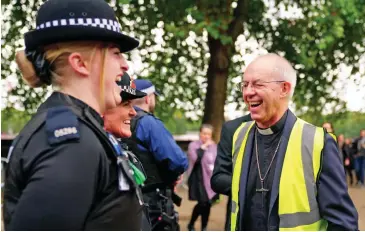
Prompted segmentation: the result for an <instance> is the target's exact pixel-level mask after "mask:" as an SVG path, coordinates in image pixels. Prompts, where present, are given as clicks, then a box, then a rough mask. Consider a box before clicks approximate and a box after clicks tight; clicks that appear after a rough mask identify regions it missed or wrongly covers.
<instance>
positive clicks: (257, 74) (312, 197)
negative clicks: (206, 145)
mask: <svg viewBox="0 0 365 232" xmlns="http://www.w3.org/2000/svg"><path fill="white" fill-rule="evenodd" d="M295 85H296V72H295V70H294V69H293V68H292V66H291V64H290V63H289V62H288V61H287V60H286V59H284V58H283V57H280V56H278V55H276V54H267V55H264V56H261V57H259V58H257V59H256V60H254V61H253V62H252V63H251V64H250V65H249V66H248V67H247V69H246V72H245V74H244V76H243V80H242V83H240V89H241V91H242V93H243V99H244V102H245V104H246V105H247V107H248V109H249V111H250V115H251V118H252V121H248V122H243V123H242V124H241V125H240V126H239V127H238V129H237V130H236V131H235V133H234V136H233V148H232V155H233V157H232V167H233V175H232V176H233V177H232V186H231V194H232V209H231V210H232V213H231V225H230V226H231V230H313V231H317V230H357V229H358V215H357V212H356V209H355V207H354V205H353V203H352V201H351V199H350V196H349V195H348V192H347V185H346V179H345V172H344V169H343V167H342V163H341V161H340V159H339V155H338V149H337V145H336V142H335V140H334V139H333V138H332V137H331V136H330V135H329V134H328V133H327V132H326V131H325V130H323V128H320V127H315V126H313V125H311V124H309V123H307V122H305V121H303V120H301V119H300V118H297V117H296V116H295V115H294V114H293V113H292V112H291V111H290V110H289V109H288V105H289V102H290V100H291V98H292V96H293V94H294V89H295Z"/></svg>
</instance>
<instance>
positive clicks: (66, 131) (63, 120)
mask: <svg viewBox="0 0 365 232" xmlns="http://www.w3.org/2000/svg"><path fill="white" fill-rule="evenodd" d="M46 131H47V137H48V143H49V144H51V145H53V144H57V143H61V142H64V141H67V140H79V139H80V134H79V121H78V119H77V116H76V114H75V113H74V112H72V110H71V109H70V108H68V107H66V106H59V107H54V108H51V109H48V111H47V117H46Z"/></svg>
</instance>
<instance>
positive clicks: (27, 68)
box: [15, 41, 104, 88]
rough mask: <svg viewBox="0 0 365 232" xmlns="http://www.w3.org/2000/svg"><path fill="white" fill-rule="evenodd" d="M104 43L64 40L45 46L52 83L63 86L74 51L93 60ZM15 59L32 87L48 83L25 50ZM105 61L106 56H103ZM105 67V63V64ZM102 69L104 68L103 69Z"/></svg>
mask: <svg viewBox="0 0 365 232" xmlns="http://www.w3.org/2000/svg"><path fill="white" fill-rule="evenodd" d="M101 45H102V43H99V42H90V41H80V42H79V41H77V42H63V43H56V44H52V45H48V46H46V47H45V48H44V51H45V59H46V60H47V61H48V62H49V64H50V73H51V77H50V78H51V83H52V85H54V86H61V85H62V83H63V81H64V79H63V78H62V76H64V75H65V74H66V71H67V68H68V56H69V55H70V54H71V53H73V52H79V53H81V55H83V56H85V58H88V59H89V60H90V62H91V61H92V59H93V57H94V54H95V51H96V49H97V48H98V47H101ZM15 61H16V63H17V64H18V67H19V69H20V71H21V73H22V77H23V79H24V81H25V82H26V83H27V84H28V85H29V86H30V87H32V88H36V87H40V86H43V85H45V84H46V83H45V82H44V81H43V80H42V79H40V77H39V76H37V74H36V72H35V69H34V67H33V64H32V63H31V61H29V60H28V59H27V57H26V55H25V52H24V50H22V51H19V52H17V53H16V56H15ZM103 61H104V58H103ZM103 63H104V62H103ZM103 69H104V64H103ZM103 69H102V70H103ZM102 74H103V73H102Z"/></svg>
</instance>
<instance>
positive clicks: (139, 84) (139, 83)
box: [134, 79, 161, 96]
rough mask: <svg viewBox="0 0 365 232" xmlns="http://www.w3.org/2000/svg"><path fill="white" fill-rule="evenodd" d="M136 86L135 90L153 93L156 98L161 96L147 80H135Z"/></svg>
mask: <svg viewBox="0 0 365 232" xmlns="http://www.w3.org/2000/svg"><path fill="white" fill-rule="evenodd" d="M134 84H135V85H136V89H138V90H140V91H142V92H144V93H146V94H151V93H154V94H155V95H157V96H161V93H160V92H159V91H158V90H157V89H156V87H155V86H154V85H153V84H152V82H151V81H149V80H144V79H137V80H135V81H134Z"/></svg>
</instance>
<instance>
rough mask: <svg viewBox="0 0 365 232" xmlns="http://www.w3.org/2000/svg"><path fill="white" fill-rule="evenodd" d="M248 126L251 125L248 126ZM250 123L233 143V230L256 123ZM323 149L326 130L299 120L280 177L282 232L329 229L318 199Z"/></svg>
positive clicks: (293, 130) (241, 129)
mask: <svg viewBox="0 0 365 232" xmlns="http://www.w3.org/2000/svg"><path fill="white" fill-rule="evenodd" d="M247 124H249V126H246V125H247ZM247 124H246V123H245V125H244V124H243V125H241V127H239V128H238V129H237V130H236V132H235V136H236V137H234V140H233V143H234V145H233V147H234V150H233V151H234V154H233V157H236V158H234V160H233V162H234V164H233V167H234V170H233V181H232V215H231V230H235V229H236V225H237V216H238V211H239V209H238V202H239V201H238V194H239V189H238V188H239V181H240V175H241V168H242V161H243V157H244V154H243V153H244V152H243V151H244V149H245V146H246V142H247V137H248V133H249V131H250V129H251V128H252V125H253V124H254V123H253V122H247ZM239 135H241V136H242V137H243V138H241V137H240V136H239ZM292 135H294V136H292ZM238 147H240V149H238ZM323 147H324V131H323V129H322V128H319V127H315V126H313V125H311V124H309V123H306V122H304V121H303V120H301V119H299V118H298V119H297V121H296V122H295V124H294V127H293V129H292V132H291V134H290V137H289V141H288V146H287V149H286V153H285V158H284V163H283V167H282V170H281V176H280V184H279V212H278V214H279V218H280V224H279V228H280V230H315V231H318V230H325V229H326V228H327V222H326V221H325V220H323V219H321V217H320V213H319V208H318V204H317V200H316V195H317V187H316V180H317V178H318V173H319V171H320V167H321V158H322V149H323ZM299 154H300V155H299ZM300 170H301V171H300ZM233 206H235V207H234V208H233Z"/></svg>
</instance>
